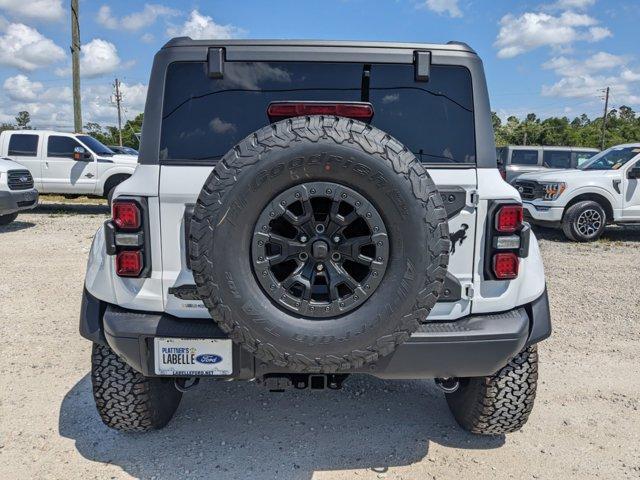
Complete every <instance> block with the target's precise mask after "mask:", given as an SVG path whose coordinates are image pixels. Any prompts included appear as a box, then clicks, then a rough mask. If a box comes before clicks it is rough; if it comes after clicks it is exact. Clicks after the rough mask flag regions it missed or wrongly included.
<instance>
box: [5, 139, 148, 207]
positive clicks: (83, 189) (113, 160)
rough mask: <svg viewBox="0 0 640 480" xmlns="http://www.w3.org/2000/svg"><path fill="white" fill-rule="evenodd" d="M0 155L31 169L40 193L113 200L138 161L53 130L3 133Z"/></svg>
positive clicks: (131, 156)
mask: <svg viewBox="0 0 640 480" xmlns="http://www.w3.org/2000/svg"><path fill="white" fill-rule="evenodd" d="M0 156H3V157H7V158H10V159H12V160H15V161H17V162H20V163H21V164H22V165H24V166H25V167H27V168H28V169H29V171H30V172H31V175H32V176H33V179H34V182H35V186H36V188H37V189H38V191H39V192H40V193H61V194H63V195H97V196H103V197H105V198H109V199H111V195H112V194H113V191H114V190H115V187H116V186H117V185H118V184H120V183H121V182H123V181H124V180H126V179H127V178H129V177H130V176H131V174H132V173H133V171H134V170H135V168H136V165H137V161H138V160H137V157H136V156H134V155H117V154H115V153H114V152H113V151H112V150H110V149H109V148H108V147H106V146H105V145H103V144H102V143H100V142H99V141H98V140H96V139H95V138H93V137H91V136H89V135H85V134H75V133H64V132H53V131H49V130H5V131H3V132H2V133H0Z"/></svg>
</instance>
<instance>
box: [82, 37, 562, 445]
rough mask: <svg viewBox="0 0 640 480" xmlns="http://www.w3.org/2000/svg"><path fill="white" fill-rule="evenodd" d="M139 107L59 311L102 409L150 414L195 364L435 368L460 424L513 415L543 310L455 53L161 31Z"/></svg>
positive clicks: (174, 396)
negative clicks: (75, 307) (79, 290)
mask: <svg viewBox="0 0 640 480" xmlns="http://www.w3.org/2000/svg"><path fill="white" fill-rule="evenodd" d="M144 118H145V121H144V126H143V134H142V145H141V148H140V165H139V167H138V169H137V170H136V172H135V173H134V175H133V176H132V177H131V178H130V179H129V180H127V181H126V182H124V183H122V184H121V185H120V186H119V187H118V188H117V190H116V193H115V196H114V201H113V206H112V217H113V218H112V219H111V220H109V221H107V222H106V224H105V226H104V228H103V229H100V230H99V231H98V232H97V234H96V236H95V239H94V241H93V245H92V248H91V253H90V257H89V263H88V267H87V274H86V280H85V291H84V296H83V301H82V308H81V313H80V332H81V334H82V335H83V336H84V337H85V338H87V339H88V340H90V341H92V342H93V355H92V359H91V363H92V374H91V375H92V380H93V393H94V397H95V401H96V406H97V408H98V412H99V413H100V416H101V418H102V420H103V421H104V422H105V423H106V424H107V425H108V426H110V427H112V428H115V429H119V430H148V429H154V428H160V427H162V426H164V425H165V424H166V423H167V422H168V421H169V420H170V419H171V417H172V415H173V413H174V412H175V410H176V408H177V407H178V403H179V402H180V398H181V395H182V392H183V391H184V390H185V388H186V387H188V386H190V385H192V384H193V383H195V382H196V381H197V379H200V378H204V377H208V378H215V379H218V380H245V381H251V380H254V381H256V382H258V383H261V384H264V385H265V386H266V387H267V388H268V389H270V390H283V389H286V388H289V387H294V388H312V389H320V388H334V389H337V388H339V387H340V386H341V385H342V382H343V381H344V380H345V378H346V377H347V376H348V375H350V374H368V375H373V376H376V377H379V378H383V379H428V378H431V379H436V383H437V384H438V385H439V386H440V387H441V388H442V390H444V392H445V394H446V398H447V402H448V404H449V407H450V408H451V411H452V412H453V415H454V416H455V418H456V419H457V421H458V422H459V423H460V424H461V425H462V426H463V427H464V428H466V429H468V430H470V431H472V432H475V433H479V434H488V435H495V434H502V433H505V432H512V431H514V430H517V429H519V428H521V427H522V425H523V424H524V423H525V422H526V420H527V417H528V416H529V413H530V412H531V409H532V407H533V401H534V397H535V392H536V385H537V375H538V354H537V343H538V342H540V341H541V340H543V339H545V338H546V337H547V336H548V335H549V334H550V331H551V325H550V317H549V306H548V300H547V294H546V289H545V279H544V271H543V266H542V259H541V257H540V252H539V249H538V243H537V241H536V239H535V237H534V236H533V234H532V233H531V230H530V228H529V226H528V225H527V224H526V223H524V222H523V221H522V213H523V212H522V205H521V202H520V197H519V195H518V192H517V191H516V190H515V189H514V188H513V187H512V186H510V185H508V184H507V183H505V182H504V181H503V180H502V178H501V177H500V175H499V173H498V169H497V168H496V157H495V145H494V140H493V131H492V126H491V110H490V108H489V98H488V94H487V87H486V83H485V76H484V71H483V67H482V62H481V61H480V58H479V57H478V56H477V55H476V53H475V52H474V51H473V50H471V49H470V48H469V47H468V46H466V45H464V44H461V43H449V44H446V45H431V44H396V43H352V42H321V41H295V42H292V41H255V40H253V41H248V40H247V41H207V40H191V39H189V38H177V39H174V40H171V41H170V42H169V43H168V44H166V45H165V46H164V47H163V48H162V49H161V50H160V52H159V53H158V54H157V55H156V57H155V60H154V64H153V69H152V73H151V79H150V83H149V90H148V94H147V103H146V108H145V117H144Z"/></svg>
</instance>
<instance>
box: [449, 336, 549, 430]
mask: <svg viewBox="0 0 640 480" xmlns="http://www.w3.org/2000/svg"><path fill="white" fill-rule="evenodd" d="M537 385H538V350H537V347H536V346H535V345H534V346H531V347H528V348H526V349H525V350H523V351H522V352H520V353H519V354H518V355H516V356H515V358H513V359H512V360H511V361H510V362H509V363H508V364H507V365H505V366H504V367H503V368H501V369H500V370H499V371H498V372H496V373H495V374H493V375H491V376H488V377H476V378H466V379H461V380H460V387H459V388H458V390H456V391H455V392H453V393H448V394H446V398H447V403H448V404H449V409H450V410H451V413H453V416H454V417H455V419H456V421H457V422H458V423H459V424H460V425H461V426H462V427H463V428H464V429H465V430H468V431H470V432H472V433H477V434H480V435H501V434H505V433H511V432H515V431H517V430H520V429H521V428H522V427H523V426H524V424H525V423H526V422H527V419H528V418H529V414H530V413H531V410H532V409H533V402H534V400H535V397H536V388H537Z"/></svg>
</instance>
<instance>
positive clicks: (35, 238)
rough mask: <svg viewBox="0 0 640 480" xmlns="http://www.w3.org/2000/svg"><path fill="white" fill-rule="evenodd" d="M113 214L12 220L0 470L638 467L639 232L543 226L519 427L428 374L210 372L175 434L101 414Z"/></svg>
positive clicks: (371, 473)
mask: <svg viewBox="0 0 640 480" xmlns="http://www.w3.org/2000/svg"><path fill="white" fill-rule="evenodd" d="M107 213H108V212H107V209H106V207H104V206H97V205H78V204H73V205H56V204H48V205H44V206H41V207H40V208H39V209H38V210H36V211H34V212H32V213H28V214H24V215H21V216H20V217H19V219H18V221H17V222H15V223H14V224H12V225H10V226H8V227H0V275H1V276H0V298H1V299H2V300H1V301H0V338H1V342H2V343H1V348H0V478H3V479H13V478H131V477H136V478H158V479H159V478H175V477H177V476H178V475H180V476H182V477H183V478H220V479H227V478H238V479H246V478H264V479H270V478H279V479H305V480H306V479H311V478H313V479H353V478H358V479H360V478H362V479H368V478H390V479H391V478H393V479H396V478H397V479H400V478H403V479H417V478H420V479H431V478H437V479H442V478H463V479H466V478H470V479H474V480H475V479H478V478H495V479H502V478H545V479H546V478H549V479H559V478H580V479H583V478H607V479H609V478H640V412H639V411H638V407H639V404H640V400H639V399H640V362H639V361H638V353H639V351H640V350H639V348H638V347H639V342H638V339H640V295H639V294H638V292H639V291H640V253H639V252H640V250H639V247H640V229H631V228H629V229H624V230H623V229H618V228H613V229H610V230H608V232H607V234H606V235H605V238H604V239H602V240H601V241H599V242H598V243H595V244H587V245H577V244H571V243H567V242H565V241H564V240H563V239H562V238H561V236H560V235H559V234H557V233H556V232H554V231H550V230H545V231H539V232H538V234H539V237H540V238H541V244H542V250H543V255H544V260H545V265H546V270H547V276H548V288H549V293H550V298H551V304H552V305H551V306H552V314H553V321H554V329H555V331H554V334H553V336H552V338H551V339H550V340H548V341H546V342H544V343H543V344H542V345H541V347H540V356H541V361H542V364H541V368H540V378H541V383H540V385H539V390H538V398H537V401H536V407H535V408H534V411H533V414H532V416H531V418H530V420H529V423H528V424H527V426H526V427H525V428H524V429H523V430H522V431H521V432H518V433H515V434H512V435H509V436H506V437H502V438H481V437H476V436H473V435H470V434H467V433H465V432H463V431H462V430H461V429H460V428H459V427H458V426H457V425H456V424H455V422H454V420H453V418H452V417H451V415H450V414H449V412H448V410H447V407H446V404H445V401H444V397H443V395H442V394H441V393H440V392H439V391H438V390H437V389H436V388H435V387H434V386H433V383H432V382H426V381H424V382H423V381H407V382H393V383H385V382H382V381H379V380H375V379H372V378H366V377H361V378H356V377H353V378H351V379H350V381H349V382H347V384H346V385H345V389H344V390H343V391H342V392H338V393H336V392H319V393H318V392H299V391H294V392H287V393H284V394H272V393H268V392H266V391H265V390H263V389H262V387H259V386H257V385H254V384H247V383H237V384H234V383H214V382H204V384H203V385H202V386H201V387H200V388H198V389H196V390H195V391H193V392H190V393H188V394H186V395H185V397H184V398H183V402H182V404H181V406H180V409H179V410H178V413H177V415H176V417H175V418H174V420H173V421H172V423H170V424H169V426H168V427H167V428H166V429H164V430H162V431H159V432H154V433H151V434H146V435H130V434H129V435H126V434H119V433H116V432H113V431H111V430H109V429H107V428H106V427H104V426H103V425H102V423H101V422H100V420H99V418H98V415H97V413H96V411H95V407H94V405H93V400H92V398H91V385H90V378H89V374H88V371H89V351H90V345H89V343H88V342H87V341H85V340H83V339H82V338H81V337H80V336H79V335H78V333H77V330H78V318H77V317H78V311H79V307H80V296H81V292H82V282H83V278H84V270H85V263H86V258H87V253H88V251H89V246H90V244H91V238H92V236H93V233H94V232H95V230H96V229H97V228H98V227H99V226H100V225H101V223H102V222H103V221H104V219H105V217H106V215H107Z"/></svg>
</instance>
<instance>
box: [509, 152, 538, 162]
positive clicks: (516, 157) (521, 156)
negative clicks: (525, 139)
mask: <svg viewBox="0 0 640 480" xmlns="http://www.w3.org/2000/svg"><path fill="white" fill-rule="evenodd" d="M537 164H538V151H537V150H514V151H513V153H512V154H511V165H537Z"/></svg>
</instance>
